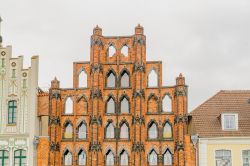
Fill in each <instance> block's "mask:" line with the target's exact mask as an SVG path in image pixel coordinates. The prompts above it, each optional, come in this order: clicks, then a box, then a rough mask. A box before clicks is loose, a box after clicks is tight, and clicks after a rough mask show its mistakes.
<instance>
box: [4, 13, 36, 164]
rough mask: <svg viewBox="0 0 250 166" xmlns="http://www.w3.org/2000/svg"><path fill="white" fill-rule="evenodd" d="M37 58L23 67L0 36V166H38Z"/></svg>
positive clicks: (20, 59)
mask: <svg viewBox="0 0 250 166" xmlns="http://www.w3.org/2000/svg"><path fill="white" fill-rule="evenodd" d="M0 21H1V18H0ZM38 61H39V60H38V56H33V57H32V58H31V67H29V68H27V69H24V68H23V57H22V56H19V57H17V58H13V57H12V48H11V46H7V47H3V46H2V37H1V36H0V166H33V165H36V164H35V163H36V161H35V159H36V136H37V135H38V121H37V97H36V96H37V87H38Z"/></svg>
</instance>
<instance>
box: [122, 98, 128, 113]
mask: <svg viewBox="0 0 250 166" xmlns="http://www.w3.org/2000/svg"><path fill="white" fill-rule="evenodd" d="M121 113H129V102H128V100H127V98H126V97H124V98H123V99H122V101H121Z"/></svg>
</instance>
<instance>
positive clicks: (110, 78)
mask: <svg viewBox="0 0 250 166" xmlns="http://www.w3.org/2000/svg"><path fill="white" fill-rule="evenodd" d="M115 81H116V79H115V75H114V74H113V73H112V72H111V73H110V74H109V75H108V80H107V87H109V88H114V87H115Z"/></svg>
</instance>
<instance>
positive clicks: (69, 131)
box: [64, 122, 73, 139]
mask: <svg viewBox="0 0 250 166" xmlns="http://www.w3.org/2000/svg"><path fill="white" fill-rule="evenodd" d="M64 138H65V139H71V138H73V126H72V124H71V123H70V122H67V123H66V124H65V131H64Z"/></svg>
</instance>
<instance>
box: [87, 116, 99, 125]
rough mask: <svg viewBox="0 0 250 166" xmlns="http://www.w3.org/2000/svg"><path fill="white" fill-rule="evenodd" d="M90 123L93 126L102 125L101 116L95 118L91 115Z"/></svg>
mask: <svg viewBox="0 0 250 166" xmlns="http://www.w3.org/2000/svg"><path fill="white" fill-rule="evenodd" d="M89 123H90V124H91V125H93V124H97V125H102V117H101V116H99V117H96V116H95V115H94V116H92V115H90V122H89Z"/></svg>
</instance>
